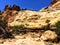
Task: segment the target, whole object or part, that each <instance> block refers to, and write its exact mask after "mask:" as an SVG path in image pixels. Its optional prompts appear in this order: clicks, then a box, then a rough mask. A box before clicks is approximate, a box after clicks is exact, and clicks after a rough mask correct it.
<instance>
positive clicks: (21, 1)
mask: <svg viewBox="0 0 60 45" xmlns="http://www.w3.org/2000/svg"><path fill="white" fill-rule="evenodd" d="M51 1H52V0H0V10H3V9H4V7H5V5H7V4H8V5H11V6H12V5H13V4H16V5H18V6H20V7H21V8H27V9H33V10H40V9H41V8H43V7H46V6H49V5H50V2H51Z"/></svg>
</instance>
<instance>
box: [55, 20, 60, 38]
mask: <svg viewBox="0 0 60 45" xmlns="http://www.w3.org/2000/svg"><path fill="white" fill-rule="evenodd" d="M55 25H56V30H54V31H55V32H56V34H57V35H58V37H59V38H60V21H58V22H57V23H56V24H55Z"/></svg>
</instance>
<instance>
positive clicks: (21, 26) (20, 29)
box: [12, 25, 25, 34]
mask: <svg viewBox="0 0 60 45" xmlns="http://www.w3.org/2000/svg"><path fill="white" fill-rule="evenodd" d="M24 29H25V26H24V25H19V26H14V27H13V29H12V33H15V34H19V33H20V32H21V31H23V30H24Z"/></svg>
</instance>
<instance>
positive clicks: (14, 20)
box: [0, 0, 60, 45]
mask: <svg viewBox="0 0 60 45" xmlns="http://www.w3.org/2000/svg"><path fill="white" fill-rule="evenodd" d="M59 4H60V0H54V1H53V2H52V3H51V6H49V7H46V8H43V9H41V10H40V11H34V10H26V9H20V8H19V6H16V5H13V6H12V7H10V6H9V5H7V6H6V7H5V9H4V11H3V12H1V13H2V14H1V16H0V18H1V17H2V20H3V21H7V23H8V24H7V25H8V26H7V27H5V28H4V29H5V30H6V29H7V30H6V31H7V32H8V33H7V34H6V36H8V37H9V36H10V35H9V31H10V30H11V32H12V31H15V33H16V32H17V33H19V35H16V34H13V33H12V35H13V36H14V38H13V39H11V38H9V39H0V45H60V22H59V23H58V24H57V27H58V28H57V27H56V23H57V22H58V21H60V8H59V7H60V5H59ZM1 24H2V23H1ZM21 25H23V26H24V27H25V28H24V27H23V26H21ZM3 26H4V25H3ZM3 26H2V27H3ZM15 26H16V27H15ZM19 26H20V27H19ZM44 26H45V27H44ZM46 26H47V27H46ZM22 28H23V29H22ZM13 29H14V30H13ZM52 29H53V30H52ZM21 30H28V31H25V32H23V31H22V33H21V32H19V31H21ZM29 30H30V31H29ZM31 30H34V31H31ZM11 32H10V33H11ZM56 32H57V33H56ZM4 34H5V33H4ZM0 36H2V35H0ZM3 36H4V35H3ZM6 36H5V37H6Z"/></svg>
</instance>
